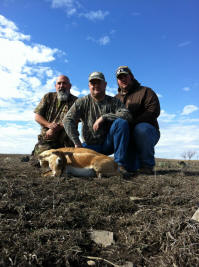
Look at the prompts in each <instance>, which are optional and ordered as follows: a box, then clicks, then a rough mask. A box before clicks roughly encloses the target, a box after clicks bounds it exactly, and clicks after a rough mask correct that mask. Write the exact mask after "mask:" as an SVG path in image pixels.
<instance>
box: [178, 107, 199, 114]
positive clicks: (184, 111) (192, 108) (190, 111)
mask: <svg viewBox="0 0 199 267" xmlns="http://www.w3.org/2000/svg"><path fill="white" fill-rule="evenodd" d="M198 109H199V108H198V107H197V106H195V105H187V106H185V107H184V108H183V111H182V113H181V115H189V114H190V113H192V112H194V111H196V110H198Z"/></svg>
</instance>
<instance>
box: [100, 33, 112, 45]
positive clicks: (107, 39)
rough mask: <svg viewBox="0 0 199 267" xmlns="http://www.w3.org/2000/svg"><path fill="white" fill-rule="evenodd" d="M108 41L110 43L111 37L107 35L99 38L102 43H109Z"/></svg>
mask: <svg viewBox="0 0 199 267" xmlns="http://www.w3.org/2000/svg"><path fill="white" fill-rule="evenodd" d="M108 43H110V38H109V37H108V36H107V35H106V36H103V37H101V38H100V39H99V44H100V45H107V44H108Z"/></svg>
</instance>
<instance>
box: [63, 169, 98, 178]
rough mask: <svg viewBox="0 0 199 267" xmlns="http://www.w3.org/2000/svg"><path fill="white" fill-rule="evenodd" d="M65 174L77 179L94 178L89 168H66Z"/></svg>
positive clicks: (93, 172) (93, 173) (92, 171)
mask: <svg viewBox="0 0 199 267" xmlns="http://www.w3.org/2000/svg"><path fill="white" fill-rule="evenodd" d="M65 172H66V174H70V175H74V176H78V177H95V176H96V173H95V171H94V170H93V169H91V168H77V167H72V166H67V167H66V170H65Z"/></svg>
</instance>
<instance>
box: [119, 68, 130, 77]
mask: <svg viewBox="0 0 199 267" xmlns="http://www.w3.org/2000/svg"><path fill="white" fill-rule="evenodd" d="M129 73H130V71H129V69H128V68H121V69H119V70H117V72H116V76H117V77H118V76H119V75H120V74H126V75H128V74H129Z"/></svg>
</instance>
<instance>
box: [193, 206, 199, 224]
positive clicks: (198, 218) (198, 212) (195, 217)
mask: <svg viewBox="0 0 199 267" xmlns="http://www.w3.org/2000/svg"><path fill="white" fill-rule="evenodd" d="M191 219H192V220H194V221H197V222H199V208H198V209H197V210H196V212H195V213H194V215H193V216H192V217H191Z"/></svg>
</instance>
